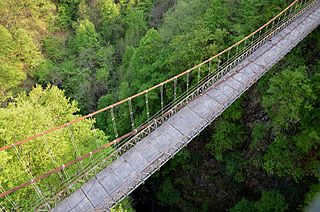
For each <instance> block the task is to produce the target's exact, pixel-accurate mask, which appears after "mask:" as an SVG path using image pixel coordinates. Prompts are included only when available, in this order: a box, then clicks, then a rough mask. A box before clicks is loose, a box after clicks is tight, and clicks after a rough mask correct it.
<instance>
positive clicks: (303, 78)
mask: <svg viewBox="0 0 320 212" xmlns="http://www.w3.org/2000/svg"><path fill="white" fill-rule="evenodd" d="M314 98H315V96H314V94H313V91H312V88H311V85H310V80H309V79H308V78H307V75H306V68H305V67H303V66H302V67H299V68H297V69H296V70H290V69H286V70H284V71H282V72H281V73H280V74H279V75H277V76H275V77H273V78H271V79H270V84H269V89H268V91H267V94H266V95H264V96H263V106H264V107H265V108H266V110H267V112H268V114H269V115H270V117H271V118H272V119H273V122H272V123H273V127H274V128H275V129H276V130H277V131H280V129H288V128H289V126H290V124H295V123H297V122H299V121H300V119H301V113H302V111H304V110H311V109H312V105H311V102H312V100H313V99H314ZM310 100H311V101H310Z"/></svg>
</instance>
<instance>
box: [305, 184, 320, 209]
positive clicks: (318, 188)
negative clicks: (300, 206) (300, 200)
mask: <svg viewBox="0 0 320 212" xmlns="http://www.w3.org/2000/svg"><path fill="white" fill-rule="evenodd" d="M319 194H320V184H319V183H318V184H314V185H312V186H311V187H310V189H309V191H308V193H307V194H306V196H305V199H304V205H305V206H306V207H307V206H308V205H309V204H310V203H312V202H313V201H314V200H315V198H316V197H317V196H318V195H319Z"/></svg>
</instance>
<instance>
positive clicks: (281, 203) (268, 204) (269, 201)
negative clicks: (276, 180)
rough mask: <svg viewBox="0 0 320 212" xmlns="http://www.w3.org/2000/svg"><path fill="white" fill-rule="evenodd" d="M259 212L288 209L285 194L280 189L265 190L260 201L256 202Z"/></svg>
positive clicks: (277, 211)
mask: <svg viewBox="0 0 320 212" xmlns="http://www.w3.org/2000/svg"><path fill="white" fill-rule="evenodd" d="M255 208H256V209H257V211H259V212H275V211H276V212H282V211H286V210H288V204H287V203H286V200H285V198H284V196H283V195H282V194H281V193H280V192H278V191H263V192H262V195H261V198H260V200H259V201H257V202H256V203H255Z"/></svg>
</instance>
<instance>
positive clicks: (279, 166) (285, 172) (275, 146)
mask: <svg viewBox="0 0 320 212" xmlns="http://www.w3.org/2000/svg"><path fill="white" fill-rule="evenodd" d="M300 159H301V154H300V152H298V151H297V150H296V149H295V148H294V147H293V146H292V145H291V142H290V140H289V139H288V138H286V137H284V136H278V137H276V138H275V140H274V141H273V142H272V143H271V144H270V145H269V148H268V150H267V153H266V154H265V155H264V161H265V162H264V164H263V168H264V169H265V170H266V171H267V172H269V173H271V174H276V175H277V176H280V177H283V176H291V177H293V178H294V179H295V180H296V181H298V180H300V179H301V177H302V176H303V171H302V169H301V168H300V167H299V163H298V162H299V160H300Z"/></svg>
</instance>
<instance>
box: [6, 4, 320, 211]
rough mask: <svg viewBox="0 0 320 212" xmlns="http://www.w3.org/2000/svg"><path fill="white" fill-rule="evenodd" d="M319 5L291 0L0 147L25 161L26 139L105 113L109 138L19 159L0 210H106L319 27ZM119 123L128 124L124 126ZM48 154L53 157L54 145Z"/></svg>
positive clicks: (39, 137) (36, 138)
mask: <svg viewBox="0 0 320 212" xmlns="http://www.w3.org/2000/svg"><path fill="white" fill-rule="evenodd" d="M319 5H320V1H319V0H295V1H294V2H292V3H291V4H290V5H289V6H288V7H287V8H285V9H284V10H283V11H281V12H280V13H279V14H278V15H277V16H275V17H274V18H272V19H271V20H270V21H268V22H267V23H266V24H264V25H263V26H262V27H260V28H259V29H257V30H256V31H255V32H253V33H251V34H250V35H248V36H246V37H245V38H243V39H242V40H240V41H239V42H237V43H236V44H234V45H232V46H231V47H229V48H227V49H225V50H224V51H222V52H220V53H219V54H217V55H215V56H213V57H211V58H209V59H208V60H206V61H204V62H202V63H201V64H199V65H197V66H195V67H193V68H191V69H189V70H187V71H185V72H183V73H180V74H178V75H176V76H174V77H172V78H170V79H168V80H166V81H164V82H162V83H160V84H158V85H155V86H154V87H151V88H149V89H147V90H144V91H142V92H140V93H138V94H135V95H133V96H131V97H129V98H127V99H124V100H121V101H119V102H117V103H115V104H112V105H110V106H108V107H106V108H103V109H101V110H99V111H96V112H94V113H91V114H88V115H86V116H83V117H80V118H78V119H75V120H72V121H71V122H69V123H65V124H63V125H60V126H57V127H55V128H52V129H49V130H46V131H44V132H41V133H39V134H35V135H33V136H31V137H28V138H26V139H24V140H21V141H18V142H16V143H13V144H8V145H7V146H3V147H1V148H0V153H1V154H9V153H12V155H14V156H16V157H17V161H20V162H21V164H25V163H24V162H25V161H23V159H22V157H21V154H20V152H21V151H23V146H24V145H28V144H30V143H32V142H36V141H43V143H44V144H45V145H47V146H48V142H49V141H47V139H46V136H48V135H52V134H59V133H61V132H63V131H64V130H70V129H71V131H72V126H76V125H77V124H79V123H81V122H84V121H88V120H91V121H92V120H94V118H95V117H97V116H99V115H101V114H104V115H105V116H107V117H109V119H108V122H107V124H108V126H107V127H106V129H107V131H108V130H109V131H108V132H110V137H111V138H113V141H111V142H109V143H106V144H104V145H102V146H99V147H97V149H93V150H91V151H90V152H87V153H86V154H83V155H77V157H75V158H74V159H73V160H71V161H67V162H66V163H64V164H63V165H61V166H55V167H54V168H53V169H51V170H47V172H45V173H41V174H38V175H34V174H33V173H32V171H31V170H30V169H28V166H27V165H26V166H24V168H25V172H26V174H27V175H28V176H29V177H30V180H29V181H26V182H23V183H21V184H19V185H13V186H12V185H11V187H10V185H4V183H3V182H0V192H1V194H0V198H1V199H0V205H1V208H2V210H21V209H22V210H26V209H27V210H36V211H49V210H52V211H95V210H102V211H105V210H109V209H110V208H112V207H113V206H114V205H115V204H117V203H118V202H119V201H121V200H122V199H123V198H125V197H126V196H128V195H129V194H130V193H131V192H132V191H133V190H134V189H135V188H137V187H138V186H139V185H140V184H141V183H143V182H144V181H145V180H146V179H148V178H149V177H150V176H151V175H152V174H153V173H154V172H156V171H157V170H158V169H159V168H160V167H161V166H162V165H163V164H165V163H166V162H167V161H168V160H169V159H170V158H172V157H173V156H174V155H175V154H176V153H177V152H179V150H181V149H182V148H183V147H184V146H186V145H187V144H188V143H189V142H190V141H191V140H192V139H193V138H194V137H196V136H197V135H198V134H199V133H200V132H201V131H202V130H203V129H204V128H205V127H207V126H208V125H209V124H210V123H211V122H212V121H213V120H215V119H216V118H217V117H218V116H219V115H220V114H221V113H222V112H223V111H224V110H226V109H227V108H228V106H229V105H231V104H232V103H233V102H234V101H235V100H237V99H238V98H239V97H240V96H241V95H242V94H243V93H244V92H245V91H246V90H248V89H249V88H250V87H251V86H252V85H253V84H254V83H255V82H256V81H257V80H258V79H259V78H260V77H262V76H263V75H264V73H266V72H267V71H268V70H269V69H270V68H271V67H272V66H273V65H274V64H276V63H277V62H278V61H279V60H280V59H282V58H283V57H284V56H285V55H286V54H287V53H288V52H290V50H291V49H292V48H294V47H295V46H296V45H297V44H298V43H299V42H300V41H301V40H302V39H303V38H305V37H306V36H307V35H308V34H309V33H310V32H312V31H313V30H314V29H315V28H316V27H318V25H319V24H320V7H319ZM141 102H143V105H142V104H141ZM124 108H125V109H126V110H127V113H125V115H124V113H123V111H124ZM138 117H139V118H138ZM120 123H128V124H127V125H129V126H130V128H128V129H126V130H122V129H120V127H119V125H120ZM71 134H72V133H71ZM71 136H72V135H71ZM71 140H72V139H71ZM48 155H49V156H50V157H51V159H52V161H53V162H55V159H54V157H53V156H52V151H49V150H48ZM49 156H48V157H49ZM79 164H82V165H81V166H80V165H79ZM53 176H58V177H57V179H61V183H60V184H58V186H53V185H50V182H51V183H52V182H53V181H52V177H53ZM44 184H45V186H44ZM56 184H57V183H56ZM19 192H20V193H21V192H22V193H23V192H34V196H35V197H36V198H35V199H34V202H32V203H27V205H26V204H24V205H20V204H19V199H18V198H17V194H19Z"/></svg>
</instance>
